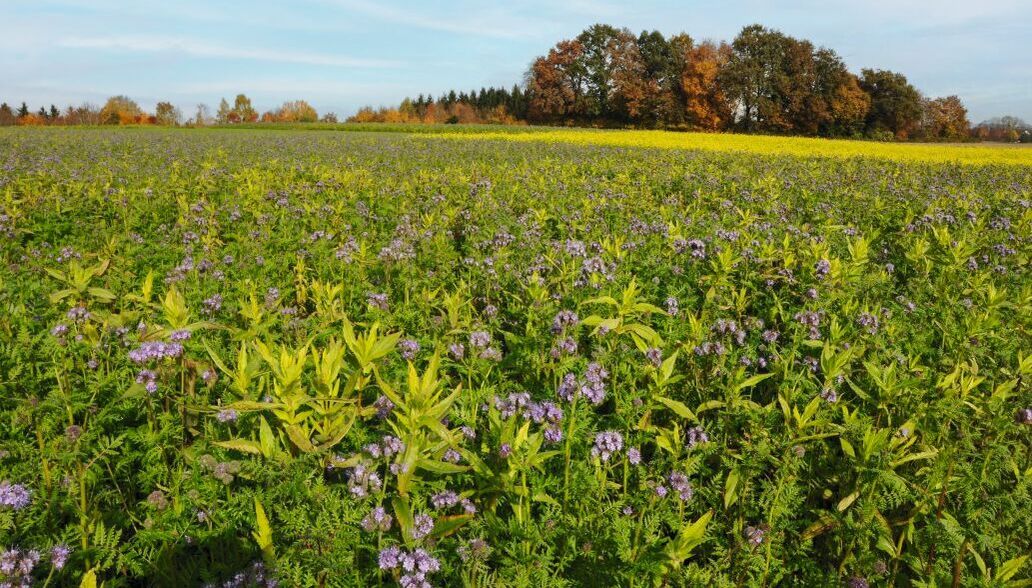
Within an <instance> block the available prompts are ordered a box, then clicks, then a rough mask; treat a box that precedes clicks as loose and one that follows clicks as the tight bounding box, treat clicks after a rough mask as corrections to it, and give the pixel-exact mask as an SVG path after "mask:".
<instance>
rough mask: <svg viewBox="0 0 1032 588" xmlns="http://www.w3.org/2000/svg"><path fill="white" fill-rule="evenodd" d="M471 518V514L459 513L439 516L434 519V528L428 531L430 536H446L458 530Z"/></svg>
mask: <svg viewBox="0 0 1032 588" xmlns="http://www.w3.org/2000/svg"><path fill="white" fill-rule="evenodd" d="M472 519H473V515H470V514H461V515H450V516H445V517H440V518H438V519H437V520H436V521H434V530H433V532H431V533H430V535H429V536H430V537H432V538H435V539H436V538H440V537H447V536H448V535H451V534H453V533H455V532H456V531H458V530H459V529H460V528H461V527H462V526H463V525H465V524H466V523H468V522H469V521H470V520H472Z"/></svg>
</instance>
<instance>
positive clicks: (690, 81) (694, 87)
mask: <svg viewBox="0 0 1032 588" xmlns="http://www.w3.org/2000/svg"><path fill="white" fill-rule="evenodd" d="M682 50H683V51H684V59H683V61H684V65H683V67H682V70H681V75H680V94H681V101H680V107H681V108H682V109H683V111H684V120H685V122H686V123H687V124H688V125H689V126H691V127H692V128H695V129H700V130H704V131H717V130H720V129H723V128H725V127H727V126H728V125H729V124H730V123H732V122H734V113H733V111H732V105H731V101H730V100H729V98H728V97H727V95H726V94H725V93H724V88H723V86H722V85H721V84H720V81H719V77H720V71H721V69H722V68H723V67H724V66H725V65H726V64H727V62H728V59H729V58H730V52H731V49H730V47H729V46H728V45H727V44H726V43H721V44H720V45H717V44H715V43H713V42H712V41H705V42H703V43H700V44H698V45H694V46H687V47H686V48H684V49H682Z"/></svg>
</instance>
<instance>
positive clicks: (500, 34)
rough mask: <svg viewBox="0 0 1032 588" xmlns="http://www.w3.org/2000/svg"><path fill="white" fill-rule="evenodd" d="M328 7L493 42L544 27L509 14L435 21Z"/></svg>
mask: <svg viewBox="0 0 1032 588" xmlns="http://www.w3.org/2000/svg"><path fill="white" fill-rule="evenodd" d="M329 3H330V4H333V5H334V6H339V7H341V8H344V9H346V10H348V11H351V12H357V13H359V14H364V15H366V16H371V17H373V18H375V19H377V20H382V21H386V22H388V23H391V24H397V25H404V26H410V27H415V28H420V29H428V30H432V31H441V32H445V33H456V34H460V35H475V36H482V37H493V38H497V39H516V38H523V37H536V36H539V35H540V33H541V29H542V27H543V25H545V24H546V23H543V22H537V21H528V20H526V19H522V18H520V17H519V16H518V15H516V14H512V13H500V12H498V11H497V10H495V11H493V12H489V13H483V12H468V11H467V12H462V10H461V8H460V9H459V12H460V14H457V15H454V16H453V15H449V17H444V18H439V17H435V16H430V15H427V14H422V13H419V12H416V11H414V10H411V9H407V8H396V7H393V6H388V5H387V4H384V3H376V2H370V1H368V0H330V2H329Z"/></svg>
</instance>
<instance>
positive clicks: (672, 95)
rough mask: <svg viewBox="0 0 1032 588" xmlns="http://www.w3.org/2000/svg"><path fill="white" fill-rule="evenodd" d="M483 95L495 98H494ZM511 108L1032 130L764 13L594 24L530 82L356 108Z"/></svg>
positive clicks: (439, 112) (686, 120)
mask: <svg viewBox="0 0 1032 588" xmlns="http://www.w3.org/2000/svg"><path fill="white" fill-rule="evenodd" d="M485 97H488V98H490V97H495V98H494V100H493V101H492V100H488V101H487V102H486V103H485V100H484V98H485ZM500 109H502V110H500ZM503 118H512V119H516V120H517V121H523V122H528V123H532V124H549V125H575V126H600V127H636V128H665V129H680V130H698V131H736V132H747V133H770V134H785V135H805V136H823V137H854V138H875V139H882V140H889V139H898V140H907V139H915V140H942V141H960V140H966V139H969V138H972V137H974V138H978V139H997V140H1007V139H1013V140H1019V139H1032V135H1030V134H1029V131H1028V125H1025V123H1023V122H1021V121H1018V123H1017V126H1016V127H1015V128H1017V129H1018V131H1017V133H1016V134H1015V133H1013V132H1007V133H1001V132H996V131H988V130H986V127H985V124H986V123H983V125H979V126H978V127H975V128H974V129H972V127H971V123H970V122H969V120H968V117H967V109H966V108H965V107H964V105H963V103H962V102H961V100H960V98H958V97H957V96H945V97H939V98H929V97H926V96H924V95H923V94H922V93H921V92H920V91H919V90H918V89H917V88H915V87H914V86H913V85H912V84H911V83H910V82H909V81H908V80H907V78H906V76H905V75H903V74H901V73H897V72H893V71H887V70H879V69H863V70H861V71H860V73H859V75H857V74H855V73H853V72H850V71H849V70H848V69H847V67H846V65H845V63H844V62H843V60H842V58H841V57H840V56H839V55H838V54H837V53H835V51H834V50H832V49H828V48H824V47H816V46H814V44H813V43H811V42H810V41H807V40H804V39H796V38H794V37H791V36H788V35H785V34H784V33H782V32H780V31H777V30H774V29H770V28H767V27H764V26H761V25H751V26H747V27H745V28H743V29H742V31H741V32H740V33H739V34H738V36H736V37H735V38H734V39H733V40H732V41H731V42H730V43H728V42H723V41H721V42H715V41H709V40H705V41H696V40H695V39H693V38H692V37H691V36H689V35H688V34H686V33H680V34H677V35H673V36H671V37H669V38H667V37H665V36H664V35H663V34H662V33H660V32H658V31H651V32H649V31H643V32H641V33H640V34H638V35H637V36H636V35H634V34H633V33H632V32H631V31H629V30H628V29H626V28H616V27H613V26H610V25H606V24H596V25H593V26H591V27H589V28H587V29H585V30H584V31H583V32H581V33H580V34H579V35H577V36H576V37H575V38H573V39H564V40H561V41H559V42H558V43H556V44H555V46H553V47H552V48H551V49H550V50H549V51H548V53H547V54H546V55H543V56H540V57H538V58H536V59H535V60H534V61H533V63H532V64H531V65H530V68H529V69H528V71H527V72H526V75H525V78H524V80H523V88H522V89H521V88H520V87H519V86H515V87H514V89H513V91H511V92H506V91H504V90H496V89H491V90H481V91H480V92H479V93H477V92H470V93H468V94H467V93H459V94H456V93H455V92H454V91H453V92H450V93H448V94H446V95H442V96H441V97H440V98H437V99H436V100H435V99H433V98H432V97H424V96H422V95H421V96H420V97H419V98H417V99H415V100H412V99H410V98H406V99H405V101H403V102H402V104H401V106H399V107H397V108H381V109H379V110H378V111H374V110H372V109H371V108H366V109H363V111H361V112H360V113H359V115H356V117H352V119H349V120H363V121H372V120H376V121H380V122H470V123H477V122H495V120H498V119H503ZM1005 118H1007V119H1013V117H1005ZM1014 120H1017V119H1014ZM997 126H998V125H997ZM1012 126H1013V125H1012ZM993 128H996V127H993Z"/></svg>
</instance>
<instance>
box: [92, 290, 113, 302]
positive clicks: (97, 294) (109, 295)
mask: <svg viewBox="0 0 1032 588" xmlns="http://www.w3.org/2000/svg"><path fill="white" fill-rule="evenodd" d="M86 291H87V292H89V293H90V296H93V297H94V298H96V299H98V300H103V301H105V302H111V301H112V300H115V299H117V298H118V297H117V296H115V293H114V292H112V291H111V290H108V289H107V288H90V289H88V290H86Z"/></svg>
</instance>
